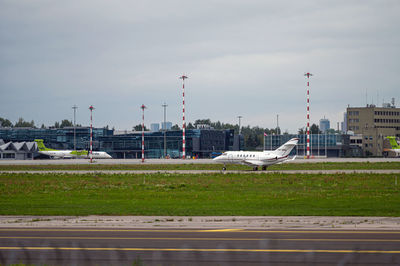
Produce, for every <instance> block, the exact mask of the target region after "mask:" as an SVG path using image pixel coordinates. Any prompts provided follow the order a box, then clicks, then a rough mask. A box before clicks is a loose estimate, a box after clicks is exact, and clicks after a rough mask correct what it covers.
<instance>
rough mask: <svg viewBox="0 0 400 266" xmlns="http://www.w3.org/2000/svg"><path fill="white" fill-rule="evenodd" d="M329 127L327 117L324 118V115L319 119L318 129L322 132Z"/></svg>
mask: <svg viewBox="0 0 400 266" xmlns="http://www.w3.org/2000/svg"><path fill="white" fill-rule="evenodd" d="M330 128H331V125H330V122H329V119H326V118H325V117H324V118H322V119H320V120H319V130H321V132H322V133H325V132H326V131H327V130H328V129H330Z"/></svg>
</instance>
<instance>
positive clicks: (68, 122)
mask: <svg viewBox="0 0 400 266" xmlns="http://www.w3.org/2000/svg"><path fill="white" fill-rule="evenodd" d="M73 126H74V124H73V123H72V122H71V121H68V120H67V119H64V120H62V121H61V124H60V128H64V127H73Z"/></svg>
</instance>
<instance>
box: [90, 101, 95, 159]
mask: <svg viewBox="0 0 400 266" xmlns="http://www.w3.org/2000/svg"><path fill="white" fill-rule="evenodd" d="M93 109H94V107H93V105H91V106H89V110H90V153H89V157H90V163H92V162H93V115H92V113H93Z"/></svg>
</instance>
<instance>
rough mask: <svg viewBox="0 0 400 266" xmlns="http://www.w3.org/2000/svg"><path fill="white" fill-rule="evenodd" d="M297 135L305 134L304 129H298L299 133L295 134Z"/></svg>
mask: <svg viewBox="0 0 400 266" xmlns="http://www.w3.org/2000/svg"><path fill="white" fill-rule="evenodd" d="M297 134H299V135H304V134H306V131H305V130H304V127H301V128H299V131H298V132H297Z"/></svg>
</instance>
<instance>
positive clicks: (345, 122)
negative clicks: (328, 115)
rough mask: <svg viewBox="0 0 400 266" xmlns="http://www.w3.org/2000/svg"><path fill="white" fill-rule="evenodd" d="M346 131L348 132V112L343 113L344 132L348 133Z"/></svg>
mask: <svg viewBox="0 0 400 266" xmlns="http://www.w3.org/2000/svg"><path fill="white" fill-rule="evenodd" d="M346 132H347V113H343V122H342V133H343V134H346Z"/></svg>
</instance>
